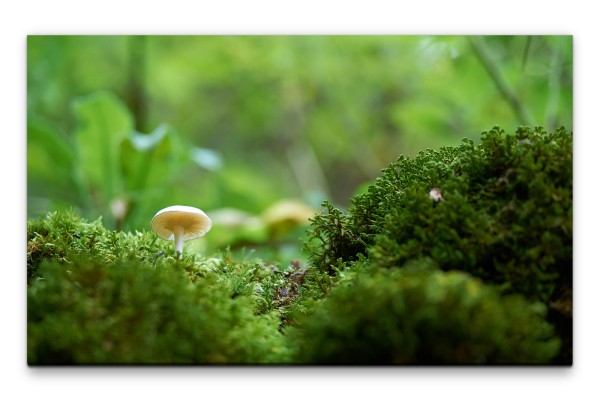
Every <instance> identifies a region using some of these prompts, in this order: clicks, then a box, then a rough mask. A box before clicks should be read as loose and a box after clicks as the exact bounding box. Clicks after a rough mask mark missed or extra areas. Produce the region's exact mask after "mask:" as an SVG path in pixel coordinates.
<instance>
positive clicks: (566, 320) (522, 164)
mask: <svg viewBox="0 0 600 401" xmlns="http://www.w3.org/2000/svg"><path fill="white" fill-rule="evenodd" d="M572 141H573V140H572V134H571V133H569V132H567V131H566V130H565V129H563V128H561V129H558V130H557V131H556V132H552V133H547V132H545V131H544V130H543V129H542V128H535V129H529V128H519V129H518V130H517V132H516V133H515V134H512V135H511V134H505V133H504V131H502V130H500V129H499V128H494V129H492V130H491V131H489V132H484V133H483V134H482V139H481V144H479V145H475V144H474V143H473V142H472V141H470V140H465V141H463V143H462V145H461V146H457V147H443V148H441V149H439V150H427V151H423V152H421V153H419V154H418V155H417V157H415V158H414V159H413V158H409V157H405V156H402V157H400V158H399V159H398V161H397V162H395V163H392V164H391V165H390V166H389V167H388V168H386V169H385V170H384V171H383V174H382V176H381V177H380V178H378V179H377V180H375V182H374V183H373V185H371V186H370V187H369V189H368V192H366V193H363V194H360V195H357V196H355V197H354V198H353V199H352V206H351V207H350V208H349V210H348V213H347V214H344V213H342V212H341V211H339V210H337V209H335V208H332V207H331V205H328V204H325V206H326V207H327V212H326V213H325V214H323V215H320V216H318V217H316V218H315V219H314V220H313V226H312V229H311V236H312V240H311V241H310V242H309V243H308V247H309V248H310V250H311V260H312V262H313V263H314V265H315V267H316V268H317V269H319V270H320V271H322V272H328V273H331V271H332V266H333V265H337V264H339V262H340V261H342V262H353V261H355V260H357V259H358V258H359V257H360V256H361V255H362V257H365V258H366V259H368V260H369V261H370V262H371V263H373V264H374V265H375V266H378V267H383V268H396V267H399V268H403V267H404V266H406V265H407V264H410V263H414V262H415V261H419V260H422V259H423V258H425V259H431V260H433V261H434V262H435V263H436V265H437V266H439V268H440V269H442V270H462V271H465V272H468V273H469V274H471V275H473V276H475V277H479V278H481V279H482V280H484V281H485V282H486V283H493V284H497V285H500V286H501V288H502V290H503V291H504V292H505V293H514V292H516V293H520V294H523V295H525V296H527V297H529V298H531V299H534V300H539V301H541V302H543V303H545V304H546V306H547V307H548V308H549V320H550V321H551V322H552V323H553V324H555V325H556V327H557V332H558V334H559V335H560V337H561V339H562V340H563V341H562V343H563V350H562V351H561V355H560V356H559V360H560V361H562V363H569V361H570V360H572V354H571V352H572V348H571V345H570V344H571V342H572V335H573V334H572V283H573V255H572V253H573V227H572V219H573V177H572V171H573V169H572V168H573V148H572Z"/></svg>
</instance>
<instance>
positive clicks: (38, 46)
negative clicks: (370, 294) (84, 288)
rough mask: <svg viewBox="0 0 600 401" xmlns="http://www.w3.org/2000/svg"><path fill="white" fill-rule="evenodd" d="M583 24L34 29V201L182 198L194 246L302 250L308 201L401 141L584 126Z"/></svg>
mask: <svg viewBox="0 0 600 401" xmlns="http://www.w3.org/2000/svg"><path fill="white" fill-rule="evenodd" d="M572 48H573V46H572V37H571V36H485V37H479V36H29V37H28V41H27V212H28V217H30V218H33V217H37V216H40V215H43V214H44V213H45V212H47V211H52V210H60V209H69V208H73V209H75V210H76V211H77V212H78V213H80V214H81V215H83V216H85V217H88V218H90V219H96V218H98V217H99V216H102V219H103V223H104V225H105V226H107V227H108V228H111V229H119V230H127V231H129V230H136V229H137V230H141V229H149V224H150V220H151V219H152V217H153V216H154V214H155V213H156V212H157V211H158V210H159V209H161V208H163V207H166V206H170V205H174V204H183V205H190V206H195V207H199V208H201V209H203V210H205V211H206V212H207V213H208V215H209V216H210V217H211V218H212V219H213V221H214V223H215V224H214V227H213V230H212V231H211V232H210V233H209V234H207V236H206V237H205V238H204V239H203V240H197V241H192V242H191V243H190V244H189V245H186V249H189V247H191V248H193V249H196V251H199V252H213V251H215V250H217V249H221V248H224V247H226V246H231V247H232V249H234V250H236V249H244V248H248V249H255V250H256V252H257V253H258V254H259V255H261V256H263V257H266V258H276V259H279V260H285V259H289V258H293V257H300V258H302V251H301V248H300V241H298V239H299V238H300V237H302V236H303V235H304V234H303V233H304V231H305V228H306V225H307V224H308V217H309V216H311V215H312V213H314V211H316V210H319V205H320V203H321V202H322V201H323V200H324V199H328V200H330V201H332V202H334V203H335V204H336V205H338V206H340V207H345V206H348V205H349V198H350V197H351V196H352V195H354V194H356V193H359V192H361V191H364V190H365V188H366V186H367V185H368V184H369V182H371V180H373V179H374V178H375V177H377V176H378V175H379V173H380V171H381V169H382V168H384V167H386V166H387V165H388V164H389V163H390V162H392V161H395V160H396V159H397V158H398V156H400V155H401V154H405V155H415V154H416V153H418V152H419V151H420V150H424V149H425V148H438V147H440V146H449V145H450V146H452V145H458V144H459V143H460V141H461V139H462V138H465V137H467V138H471V139H473V140H475V141H478V139H479V134H480V133H481V132H482V131H484V130H487V129H490V128H491V127H492V126H494V125H500V126H501V127H502V128H504V129H505V130H506V131H508V132H511V131H514V130H515V129H516V127H518V126H519V125H532V126H536V125H541V126H544V127H545V128H546V129H547V130H554V129H555V128H556V127H557V126H565V127H566V128H567V129H568V130H572V124H573V113H572V108H573V104H572V103H573V91H572V81H573V79H572V59H573V56H572Z"/></svg>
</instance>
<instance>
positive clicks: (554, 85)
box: [546, 46, 562, 130]
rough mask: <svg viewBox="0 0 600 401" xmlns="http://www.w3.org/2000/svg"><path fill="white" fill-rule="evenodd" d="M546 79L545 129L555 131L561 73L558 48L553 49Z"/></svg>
mask: <svg viewBox="0 0 600 401" xmlns="http://www.w3.org/2000/svg"><path fill="white" fill-rule="evenodd" d="M550 68H551V69H550V74H549V75H550V76H549V77H548V103H547V105H546V128H547V129H548V130H554V129H556V125H557V120H558V107H559V102H560V76H561V73H562V67H561V55H560V48H559V46H555V47H554V51H553V53H552V61H551V64H550Z"/></svg>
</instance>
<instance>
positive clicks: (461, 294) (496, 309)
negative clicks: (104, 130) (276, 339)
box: [289, 269, 560, 365]
mask: <svg viewBox="0 0 600 401" xmlns="http://www.w3.org/2000/svg"><path fill="white" fill-rule="evenodd" d="M544 315H545V307H544V305H543V304H541V303H536V304H530V303H528V302H527V301H526V300H525V299H524V297H522V296H516V295H515V296H509V297H502V296H501V295H500V293H499V292H498V291H497V290H496V289H495V288H493V287H491V286H488V285H485V284H484V283H483V282H482V281H481V280H478V279H474V278H472V277H470V276H469V275H467V274H466V273H463V272H456V271H453V272H441V271H438V270H435V269H403V270H399V269H394V270H380V271H378V272H376V273H375V274H356V275H355V280H354V282H353V283H352V284H347V285H338V286H336V287H335V288H333V289H332V291H331V294H330V296H329V297H327V298H326V299H324V300H323V301H321V302H320V304H319V305H318V306H316V307H314V308H313V310H312V311H311V312H309V313H308V314H307V315H306V316H305V317H304V318H303V319H301V320H300V321H299V323H298V324H297V325H296V326H295V327H293V328H290V329H289V335H290V336H291V337H292V338H293V339H294V343H295V344H296V345H297V349H296V357H297V359H298V360H300V361H302V362H304V363H308V364H327V365H335V364H377V365H384V364H409V365H410V364H421V365H427V364H435V365H439V364H459V365H460V364H467V365H471V364H488V365H490V364H492V365H493V364H545V363H548V362H549V361H550V360H551V359H552V358H553V357H554V356H555V355H556V354H557V352H558V349H559V346H560V341H559V340H558V339H556V338H554V337H553V330H552V326H551V325H550V324H548V323H547V322H546V321H545V320H544Z"/></svg>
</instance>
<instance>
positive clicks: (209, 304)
mask: <svg viewBox="0 0 600 401" xmlns="http://www.w3.org/2000/svg"><path fill="white" fill-rule="evenodd" d="M73 234H77V235H73ZM153 237H154V238H153ZM28 238H29V241H28V250H29V252H28V272H29V274H30V276H29V283H28V284H29V285H28V289H27V360H28V363H29V364H30V365H80V364H142V365H143V364H153V365H156V364H182V365H187V364H194V365H198V364H270V363H287V362H289V352H288V348H287V344H286V341H285V338H284V336H283V334H282V333H281V331H280V325H281V315H280V313H279V312H278V310H277V309H276V307H275V306H277V305H276V304H277V301H278V300H279V299H274V298H275V297H274V296H271V294H270V293H266V291H264V290H263V287H264V288H269V285H271V286H276V285H281V286H283V285H285V283H284V282H279V281H281V280H280V279H281V278H283V275H276V274H275V273H273V272H272V271H271V270H269V269H268V268H267V267H266V266H265V265H264V264H262V262H261V261H248V262H242V263H234V262H232V261H231V260H230V259H229V256H228V255H226V254H223V255H217V256H215V257H211V258H206V257H201V256H198V255H185V257H184V258H183V260H181V261H179V260H176V259H174V258H173V257H171V256H168V255H170V254H171V253H172V244H169V243H168V242H163V241H160V240H158V241H156V236H154V235H153V234H152V233H149V232H138V233H133V234H125V233H118V232H113V231H109V230H106V229H105V228H104V227H103V226H102V224H101V222H100V220H97V221H95V222H92V223H89V222H87V221H85V220H83V219H81V218H79V217H78V216H76V215H75V214H74V213H72V212H68V213H51V214H49V215H48V216H46V217H45V218H43V219H40V220H33V221H30V222H29V224H28ZM278 280H279V281H278ZM261 285H262V287H261ZM268 301H270V305H271V307H266V305H267V304H268ZM274 304H275V305H274Z"/></svg>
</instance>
